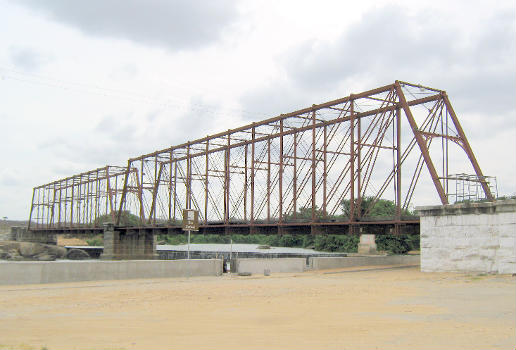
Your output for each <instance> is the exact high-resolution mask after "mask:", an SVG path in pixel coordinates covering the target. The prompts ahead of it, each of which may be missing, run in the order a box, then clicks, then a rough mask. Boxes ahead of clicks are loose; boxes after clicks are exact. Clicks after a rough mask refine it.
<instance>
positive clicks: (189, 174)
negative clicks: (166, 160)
mask: <svg viewBox="0 0 516 350" xmlns="http://www.w3.org/2000/svg"><path fill="white" fill-rule="evenodd" d="M185 182H186V209H192V159H191V158H190V142H188V146H187V147H186V181H185Z"/></svg>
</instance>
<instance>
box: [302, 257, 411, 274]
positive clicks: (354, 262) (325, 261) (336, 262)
mask: <svg viewBox="0 0 516 350" xmlns="http://www.w3.org/2000/svg"><path fill="white" fill-rule="evenodd" d="M418 264H419V255H387V256H383V255H378V256H374V255H372V256H349V257H344V258H341V257H335V258H310V267H311V268H312V269H314V270H326V269H337V268H342V267H353V266H380V265H418Z"/></svg>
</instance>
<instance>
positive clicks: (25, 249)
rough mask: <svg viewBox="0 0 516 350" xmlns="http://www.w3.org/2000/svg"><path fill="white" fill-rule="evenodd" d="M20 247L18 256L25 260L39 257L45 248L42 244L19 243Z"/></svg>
mask: <svg viewBox="0 0 516 350" xmlns="http://www.w3.org/2000/svg"><path fill="white" fill-rule="evenodd" d="M19 243H20V245H19V247H18V250H19V251H20V255H21V256H23V257H25V258H31V257H33V256H36V255H39V254H41V253H43V252H44V251H45V247H44V245H43V244H38V243H30V242H19Z"/></svg>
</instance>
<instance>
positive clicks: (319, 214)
mask: <svg viewBox="0 0 516 350" xmlns="http://www.w3.org/2000/svg"><path fill="white" fill-rule="evenodd" d="M322 218H324V213H323V211H322V210H321V209H318V208H317V206H315V221H319V220H320V219H322ZM284 220H285V221H287V222H288V221H311V220H312V208H309V207H301V208H299V210H298V211H297V212H296V213H295V217H294V214H293V213H292V214H288V215H285V217H284Z"/></svg>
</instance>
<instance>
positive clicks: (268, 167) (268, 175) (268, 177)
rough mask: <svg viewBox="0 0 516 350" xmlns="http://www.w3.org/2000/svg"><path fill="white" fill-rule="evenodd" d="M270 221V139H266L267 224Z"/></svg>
mask: <svg viewBox="0 0 516 350" xmlns="http://www.w3.org/2000/svg"><path fill="white" fill-rule="evenodd" d="M270 221H271V139H267V222H270Z"/></svg>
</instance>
